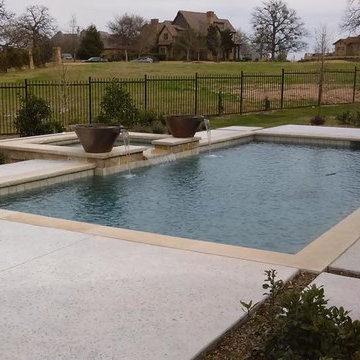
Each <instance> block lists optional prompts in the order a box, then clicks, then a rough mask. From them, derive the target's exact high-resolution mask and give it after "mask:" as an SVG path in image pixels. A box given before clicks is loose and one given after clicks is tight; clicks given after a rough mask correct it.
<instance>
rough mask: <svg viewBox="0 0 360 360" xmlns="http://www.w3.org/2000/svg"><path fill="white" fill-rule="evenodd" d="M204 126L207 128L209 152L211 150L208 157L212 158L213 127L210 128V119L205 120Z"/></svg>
mask: <svg viewBox="0 0 360 360" xmlns="http://www.w3.org/2000/svg"><path fill="white" fill-rule="evenodd" d="M204 124H205V128H206V135H207V138H208V150H209V154H208V156H209V157H210V156H211V145H212V144H211V126H210V120H209V119H205V118H204Z"/></svg>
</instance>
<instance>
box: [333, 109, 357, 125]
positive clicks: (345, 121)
mask: <svg viewBox="0 0 360 360" xmlns="http://www.w3.org/2000/svg"><path fill="white" fill-rule="evenodd" d="M336 120H337V121H338V123H339V124H340V125H345V126H355V127H360V112H359V111H357V112H350V111H344V112H343V113H341V114H338V115H337V116H336Z"/></svg>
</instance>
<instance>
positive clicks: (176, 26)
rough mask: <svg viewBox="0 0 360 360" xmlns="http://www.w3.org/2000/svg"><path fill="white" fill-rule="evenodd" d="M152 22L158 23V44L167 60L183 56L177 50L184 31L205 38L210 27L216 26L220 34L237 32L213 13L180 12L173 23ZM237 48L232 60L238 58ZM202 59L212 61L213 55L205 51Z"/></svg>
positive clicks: (231, 56) (159, 49) (155, 20)
mask: <svg viewBox="0 0 360 360" xmlns="http://www.w3.org/2000/svg"><path fill="white" fill-rule="evenodd" d="M152 21H153V22H157V24H158V29H159V33H158V36H157V44H156V45H157V49H158V52H159V53H160V54H164V55H165V57H166V59H179V58H180V56H181V54H180V53H179V52H178V51H177V50H176V39H177V38H178V37H179V36H180V35H181V33H182V32H183V31H185V30H187V29H189V28H191V29H193V30H194V31H195V32H196V33H197V34H201V35H203V36H205V35H206V34H207V30H208V27H209V26H210V25H215V26H216V27H217V29H218V31H219V32H221V31H224V30H230V32H231V33H232V34H235V32H236V30H235V29H234V27H233V26H232V25H231V23H230V21H229V20H227V19H219V18H218V17H217V16H216V14H215V13H214V12H213V11H207V12H194V11H184V10H180V11H178V13H177V15H176V16H175V19H174V20H173V21H168V20H166V21H164V22H162V23H158V20H157V19H153V20H152ZM237 48H238V45H236V44H235V46H234V49H233V51H232V53H231V54H230V60H233V59H236V58H237V55H238V51H237V50H238V49H237ZM201 58H202V60H210V59H212V55H211V53H210V52H209V51H207V50H203V51H202V54H201Z"/></svg>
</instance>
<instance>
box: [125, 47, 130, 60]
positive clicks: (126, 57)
mask: <svg viewBox="0 0 360 360" xmlns="http://www.w3.org/2000/svg"><path fill="white" fill-rule="evenodd" d="M125 61H126V62H128V61H129V58H128V52H127V49H125Z"/></svg>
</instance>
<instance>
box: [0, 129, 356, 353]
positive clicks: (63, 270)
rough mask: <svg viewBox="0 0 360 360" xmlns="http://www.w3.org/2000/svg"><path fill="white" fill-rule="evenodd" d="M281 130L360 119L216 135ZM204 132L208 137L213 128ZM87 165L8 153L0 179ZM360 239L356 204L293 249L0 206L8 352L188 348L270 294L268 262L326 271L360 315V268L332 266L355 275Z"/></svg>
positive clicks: (323, 278)
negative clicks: (18, 158) (14, 159)
mask: <svg viewBox="0 0 360 360" xmlns="http://www.w3.org/2000/svg"><path fill="white" fill-rule="evenodd" d="M216 134H217V135H216ZM284 135H286V136H287V137H288V138H292V142H295V143H309V142H306V141H309V139H310V140H311V141H315V140H316V139H320V138H321V140H324V141H326V142H321V144H325V145H326V144H328V145H339V146H345V147H348V146H351V142H358V141H360V129H336V128H335V129H334V128H326V127H310V126H308V127H307V126H305V127H301V126H300V127H298V126H284V127H277V128H272V129H265V130H261V129H259V128H246V127H230V128H223V129H219V130H215V131H214V135H213V138H215V139H216V138H217V139H216V140H218V141H219V144H220V143H221V142H224V143H227V144H229V143H231V144H232V143H233V142H237V143H241V142H242V141H252V140H254V139H255V140H256V139H260V140H262V139H263V138H266V141H276V139H279V138H283V136H284ZM197 136H199V137H201V140H200V146H201V147H203V148H204V149H206V142H207V139H206V133H204V132H201V133H197ZM42 139H44V141H45V143H47V139H49V137H43V138H42ZM59 139H61V136H59ZM68 139H72V136H68ZM304 139H305V140H304ZM216 140H215V143H216ZM16 141H18V140H16V139H13V140H9V141H7V145H8V144H9V143H10V142H12V143H13V144H15V143H16ZM41 141H43V140H41ZM26 143H27V144H28V143H29V140H27V141H26ZM315 143H317V142H315ZM220 145H221V144H220ZM25 147H26V146H25ZM202 151H204V150H202ZM85 165H86V166H88V168H86V169H85V168H84V171H86V172H93V167H94V165H93V164H88V163H81V162H78V161H75V160H30V161H29V162H28V161H26V162H23V163H15V164H10V165H2V166H1V168H0V170H1V171H0V188H1V184H9V181H19V183H18V185H16V184H15V186H19V185H21V179H24V181H25V180H26V179H28V180H29V179H30V180H34V176H38V177H39V179H40V178H41V177H45V178H46V177H49V176H50V177H51V174H55V173H56V172H58V171H61V170H60V169H63V168H65V167H66V166H67V167H68V168H71V167H74V169H75V168H76V169H77V170H76V171H78V169H79V166H80V167H81V166H85ZM70 172H71V171H70ZM62 175H64V174H62ZM68 175H69V174H65V176H68ZM39 179H38V180H39ZM68 180H70V178H69V179H68ZM26 181H27V180H26ZM40 181H42V180H40ZM45 185H50V183H49V182H48V183H47V184H44V185H43V186H45ZM23 190H25V187H24V188H20V189H19V191H23ZM0 195H1V194H0ZM359 239H360V209H358V210H356V211H355V212H354V213H352V214H351V215H349V216H348V217H347V218H345V219H344V220H343V221H341V222H340V223H339V224H337V225H336V226H335V227H334V228H332V229H330V230H329V231H328V232H326V233H324V234H323V235H322V236H320V237H319V238H318V239H316V240H315V241H314V242H313V243H311V244H310V245H308V246H307V247H306V248H304V249H303V250H302V251H300V252H299V253H297V254H283V253H275V252H270V251H261V250H256V249H250V248H244V247H237V246H229V245H221V244H215V243H207V242H203V241H197V240H190V239H182V238H175V237H169V236H163V235H158V234H151V233H144V232H139V231H131V230H126V229H115V228H111V227H106V226H99V225H95V224H87V223H80V222H75V221H67V220H62V219H54V218H49V217H44V216H38V215H31V214H24V213H19V212H14V211H7V210H2V209H0V286H1V289H2V296H1V297H0V303H1V308H2V313H1V315H0V318H1V323H0V339H1V342H0V353H1V357H2V359H9V360H10V359H11V360H12V359H14V360H15V359H55V358H60V359H72V358H73V359H191V358H193V357H194V356H196V355H197V354H198V353H199V352H200V351H201V350H203V349H204V347H206V346H207V345H209V344H210V343H211V342H213V341H214V340H215V339H216V338H218V337H219V336H220V335H222V334H223V333H224V332H225V331H226V330H227V329H228V328H230V327H231V326H233V325H234V324H235V323H236V322H238V321H239V320H240V319H241V317H242V316H243V314H244V313H243V312H242V309H241V305H240V303H239V301H240V300H244V301H249V300H253V301H254V302H256V301H259V300H261V299H262V298H263V295H262V293H263V289H262V288H261V285H262V283H263V280H264V270H268V269H272V268H275V269H277V270H278V278H281V279H283V280H288V279H290V278H291V277H293V276H294V275H296V273H297V272H298V270H299V269H306V270H309V271H315V272H317V273H320V275H319V276H318V277H317V278H316V279H315V281H314V283H316V284H317V285H319V286H320V285H322V286H324V288H325V295H326V297H327V298H329V299H330V302H329V304H330V305H338V306H339V305H341V306H344V307H345V308H347V309H349V310H351V311H352V312H351V316H352V317H353V318H354V319H360V303H359V301H358V299H359V297H360V279H357V278H353V277H349V276H339V275H335V274H330V273H326V272H324V271H327V270H329V271H334V272H335V271H345V275H347V274H346V273H347V272H348V273H349V274H350V275H359V274H360V240H359Z"/></svg>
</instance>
